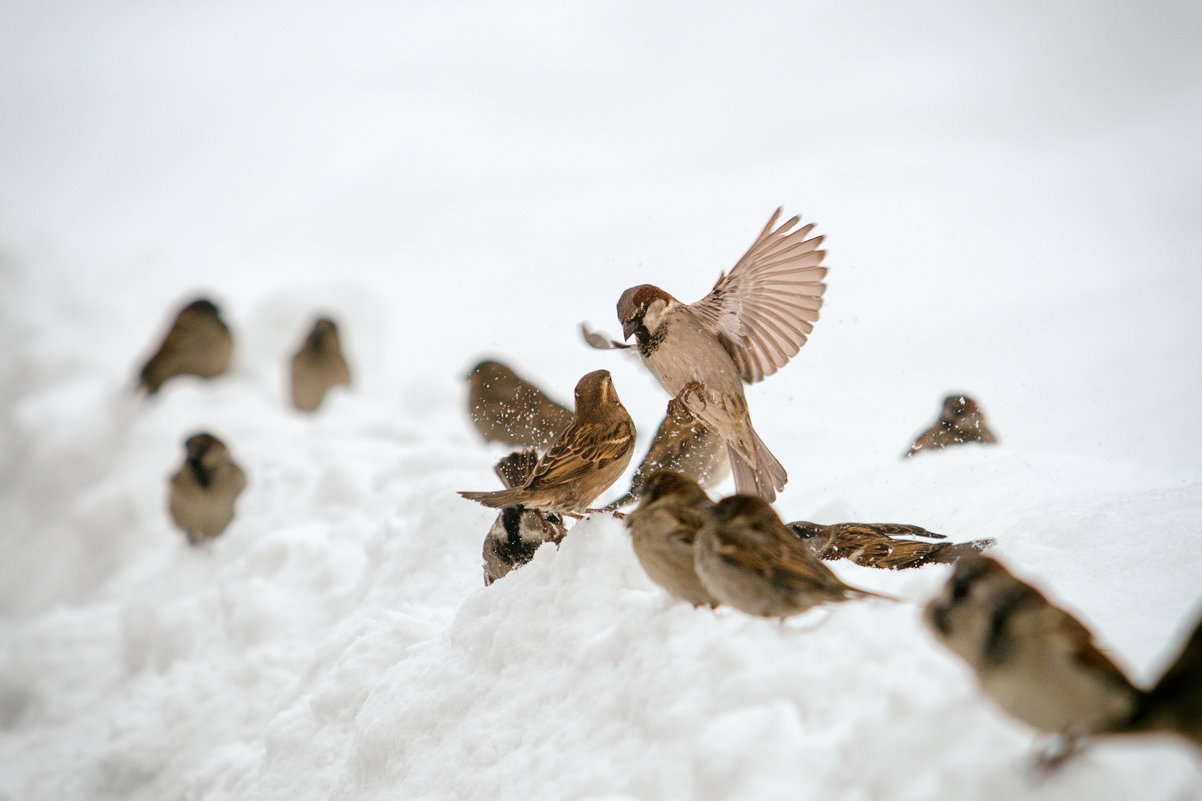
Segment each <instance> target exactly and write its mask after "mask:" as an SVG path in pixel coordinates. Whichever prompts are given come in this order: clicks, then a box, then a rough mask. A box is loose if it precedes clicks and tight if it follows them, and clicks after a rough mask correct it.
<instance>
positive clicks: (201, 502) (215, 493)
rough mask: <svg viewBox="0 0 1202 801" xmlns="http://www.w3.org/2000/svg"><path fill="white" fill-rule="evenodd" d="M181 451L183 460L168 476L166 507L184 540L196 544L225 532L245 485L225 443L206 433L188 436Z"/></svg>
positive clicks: (242, 476) (243, 476)
mask: <svg viewBox="0 0 1202 801" xmlns="http://www.w3.org/2000/svg"><path fill="white" fill-rule="evenodd" d="M184 450H185V452H186V455H185V457H184V463H183V465H182V466H181V467H180V469H179V470H178V471H177V472H176V473H175V474H174V475H173V476H171V482H170V486H171V493H170V497H169V500H168V509H169V510H170V512H171V519H172V520H174V521H175V524H176V525H177V526H179V527H180V528H181V529H183V530H184V533H185V534H186V535H187V536H188V543H189V544H191V545H198V544H199V543H201V542H204V541H205V540H209V539H212V538H214V537H216V536H217V535H218V534H220V533H221V532H222V531H225V527H226V526H228V525H229V524H230V521H231V520H233V519H234V501H235V500H237V498H238V495H239V494H240V493H241V492H242V490H243V489H245V488H246V474H245V473H244V472H242V468H241V467H239V466H238V465H237V464H235V463H234V461H233V459H231V458H230V452H229V449H228V448H226V446H225V443H224V442H222V441H221V440H219V439H217V437H215V436H213V435H212V434H209V433H208V432H201V433H198V434H193V435H192V436H190V437H188V439H187V440H186V441H185V442H184Z"/></svg>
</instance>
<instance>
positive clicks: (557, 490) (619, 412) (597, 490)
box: [459, 370, 635, 516]
mask: <svg viewBox="0 0 1202 801" xmlns="http://www.w3.org/2000/svg"><path fill="white" fill-rule="evenodd" d="M634 437H635V430H634V421H633V420H631V419H630V415H629V414H628V413H627V412H626V408H625V407H624V406H622V401H621V400H619V399H618V393H617V391H616V390H615V389H614V385H613V380H612V379H611V378H610V375H609V371H608V370H596V371H594V372H592V373H589V374H587V375H585V376H584V377H583V378H581V379H580V381H579V382H578V383H577V384H576V413H575V415H574V417H573V419H572V424H571V425H570V426H568V428H567V429H566V430H564V432H563V433H562V434H560V435H559V437H558V438H556V440H555V441H554V442H553V443H551V447H550V448H549V449H548V450H547V452H546V453H545V454H543V455H542V457H541V458H540V459H539V460H538V464H536V465H535V466H534V470H533V471H532V472H531V473H530V476H529V477H528V478H527V479H526V483H525V484H523V485H522V486H520V487H513V488H511V489H504V490H496V491H494V492H461V493H459V494H460V495H462V496H463V497H465V498H468V499H469V500H473V501H479V502H480V503H482V504H484V505H485V506H491V507H493V508H494V509H500V508H504V507H506V506H513V505H515V504H521V505H522V506H526V507H530V508H534V509H542V510H544V511H549V512H558V513H559V514H566V515H570V516H579V514H580V513H581V512H588V511H596V510H591V509H588V505H589V504H590V503H592V502H593V501H595V500H596V499H597V497H598V496H599V495H601V493H603V492H605V490H607V489H609V487H610V485H612V484H613V483H614V482H615V481H617V480H618V477H619V476H621V475H622V472H623V471H624V470H625V469H626V466H627V465H629V464H630V456H631V454H632V453H633V451H634Z"/></svg>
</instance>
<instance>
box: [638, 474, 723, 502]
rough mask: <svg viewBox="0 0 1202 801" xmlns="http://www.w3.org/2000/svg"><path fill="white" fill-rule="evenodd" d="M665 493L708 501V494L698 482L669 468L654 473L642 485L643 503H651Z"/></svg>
mask: <svg viewBox="0 0 1202 801" xmlns="http://www.w3.org/2000/svg"><path fill="white" fill-rule="evenodd" d="M667 495H679V496H681V497H682V498H687V499H689V500H695V501H699V502H702V503H705V502H708V501H709V496H708V495H706V494H705V490H703V489H701V485H700V484H698V483H697V482H696V481H694V480H693V479H691V478H687V477H685V476H682V475H681V474H680V473H674V472H672V471H671V470H661V471H659V472H658V473H654V474H653V475H652V476H651V477H650V478H649V479H647V483H645V484H644V485H643V492H642V501H643V503H651V502H652V501H657V500H659V499H660V498H663V497H665V496H667Z"/></svg>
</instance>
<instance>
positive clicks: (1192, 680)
mask: <svg viewBox="0 0 1202 801" xmlns="http://www.w3.org/2000/svg"><path fill="white" fill-rule="evenodd" d="M1123 730H1124V731H1126V732H1157V731H1167V732H1171V733H1173V734H1176V735H1179V736H1181V737H1184V738H1185V739H1186V740H1189V741H1190V742H1191V743H1193V744H1194V746H1195V747H1197V748H1199V749H1202V620H1199V621H1198V622H1197V624H1196V625H1195V626H1194V630H1193V633H1191V634H1190V636H1189V637H1188V638H1187V639H1186V641H1185V645H1184V647H1182V649H1181V653H1179V654H1178V655H1177V658H1176V659H1175V660H1174V661H1173V664H1172V665H1170V666H1169V668H1168V670H1166V671H1165V672H1164V675H1163V676H1161V677H1160V680H1159V681H1157V682H1156V684H1155V685H1154V686H1153V687H1152V689H1151V690H1149V691H1148V692H1146V693H1144V695H1143V697H1142V698H1140V701H1139V705H1138V706H1137V708H1136V710H1135V714H1134V715H1133V716H1132V718H1131V720H1130V721H1128V722H1127V724H1126V725H1125V726H1123Z"/></svg>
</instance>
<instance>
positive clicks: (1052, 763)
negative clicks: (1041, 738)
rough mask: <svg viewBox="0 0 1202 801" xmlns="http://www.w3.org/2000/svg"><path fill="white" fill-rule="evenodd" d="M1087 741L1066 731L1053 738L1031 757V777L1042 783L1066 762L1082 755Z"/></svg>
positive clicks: (1075, 733) (1077, 734) (1076, 734)
mask: <svg viewBox="0 0 1202 801" xmlns="http://www.w3.org/2000/svg"><path fill="white" fill-rule="evenodd" d="M1084 747H1085V741H1084V740H1083V739H1082V738H1081V736H1080V734H1079V733H1077V732H1072V731H1066V732H1062V733H1060V734H1057V735H1055V736H1054V737H1052V739H1051V740H1050V741H1048V742H1047V743H1045V744H1044V745H1043V747H1041V748H1037V749H1036V750H1035V753H1034V754H1033V755H1032V757H1031V764H1030V776H1031V779H1032V781H1035V782H1040V781H1043V780H1044V779H1046V778H1047V777H1048V776H1050V775H1052V774H1053V773H1055V772H1056V771H1057V770H1059V769H1060V768H1061V767H1063V766H1064V763H1065V762H1068V760H1069V759H1071V758H1072V757H1074V756H1076V755H1077V754H1079V753H1081V750H1082V749H1083V748H1084Z"/></svg>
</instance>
